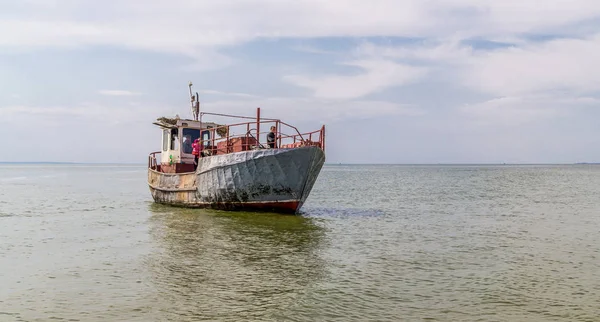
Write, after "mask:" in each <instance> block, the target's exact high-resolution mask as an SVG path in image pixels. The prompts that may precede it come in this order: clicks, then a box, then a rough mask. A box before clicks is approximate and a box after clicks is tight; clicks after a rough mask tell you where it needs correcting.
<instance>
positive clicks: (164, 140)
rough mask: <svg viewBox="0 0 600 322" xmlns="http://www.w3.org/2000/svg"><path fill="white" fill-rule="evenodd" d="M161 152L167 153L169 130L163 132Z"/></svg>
mask: <svg viewBox="0 0 600 322" xmlns="http://www.w3.org/2000/svg"><path fill="white" fill-rule="evenodd" d="M162 149H163V151H167V150H168V149H169V130H164V131H163V148H162Z"/></svg>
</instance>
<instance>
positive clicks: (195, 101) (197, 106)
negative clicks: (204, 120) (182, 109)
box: [188, 81, 200, 121]
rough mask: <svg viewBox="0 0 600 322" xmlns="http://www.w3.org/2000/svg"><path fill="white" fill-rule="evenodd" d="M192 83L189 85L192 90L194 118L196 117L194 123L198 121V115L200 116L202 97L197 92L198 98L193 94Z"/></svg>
mask: <svg viewBox="0 0 600 322" xmlns="http://www.w3.org/2000/svg"><path fill="white" fill-rule="evenodd" d="M192 85H194V84H192V82H191V81H190V83H189V84H188V87H189V89H190V99H191V104H192V116H193V117H194V121H198V115H199V114H200V97H199V96H198V92H196V96H194V94H192Z"/></svg>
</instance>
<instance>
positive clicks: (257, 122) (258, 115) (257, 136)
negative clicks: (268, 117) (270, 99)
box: [256, 107, 260, 144]
mask: <svg viewBox="0 0 600 322" xmlns="http://www.w3.org/2000/svg"><path fill="white" fill-rule="evenodd" d="M256 140H257V141H258V142H256V144H260V107H257V108H256Z"/></svg>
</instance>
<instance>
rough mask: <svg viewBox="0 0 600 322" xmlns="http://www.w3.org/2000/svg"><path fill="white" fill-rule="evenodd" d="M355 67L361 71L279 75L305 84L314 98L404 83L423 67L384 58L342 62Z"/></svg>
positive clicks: (347, 95)
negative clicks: (316, 74)
mask: <svg viewBox="0 0 600 322" xmlns="http://www.w3.org/2000/svg"><path fill="white" fill-rule="evenodd" d="M344 65H348V66H354V67H359V68H361V69H363V70H364V72H363V73H362V74H358V75H351V76H341V75H325V76H316V77H314V76H312V77H311V76H304V75H288V76H285V77H284V78H283V79H284V80H285V81H287V82H290V83H292V84H294V85H297V86H301V87H306V88H309V89H311V90H312V91H313V92H314V96H315V97H317V98H330V99H354V98H359V97H363V96H366V95H369V94H372V93H376V92H378V91H381V90H384V89H386V88H389V87H392V86H399V85H404V84H407V83H410V82H413V81H415V80H418V79H419V78H422V77H423V76H424V75H425V74H426V72H427V70H426V69H425V68H420V67H413V66H408V65H401V64H397V63H394V62H391V61H387V60H362V61H352V62H347V63H344Z"/></svg>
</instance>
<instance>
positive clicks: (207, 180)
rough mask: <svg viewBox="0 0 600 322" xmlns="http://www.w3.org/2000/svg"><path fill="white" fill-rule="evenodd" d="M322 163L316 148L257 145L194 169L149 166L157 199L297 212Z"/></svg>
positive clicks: (211, 159) (203, 160)
mask: <svg viewBox="0 0 600 322" xmlns="http://www.w3.org/2000/svg"><path fill="white" fill-rule="evenodd" d="M324 163H325V153H324V152H323V150H322V149H321V148H319V147H315V146H305V147H298V148H289V149H260V150H250V151H242V152H236V153H228V154H223V155H214V156H209V157H204V158H201V159H200V160H199V162H198V168H197V169H196V171H195V172H188V173H163V172H158V171H156V170H153V169H149V170H148V185H149V187H150V192H151V194H152V197H153V199H154V201H155V202H157V203H162V204H168V205H174V206H181V207H196V208H212V209H223V210H261V211H275V212H284V213H297V212H298V211H299V210H300V208H301V207H302V205H303V204H304V202H305V201H306V199H307V198H308V196H309V194H310V192H311V190H312V188H313V185H314V184H315V181H316V179H317V177H318V175H319V173H320V171H321V168H322V167H323V164H324Z"/></svg>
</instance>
